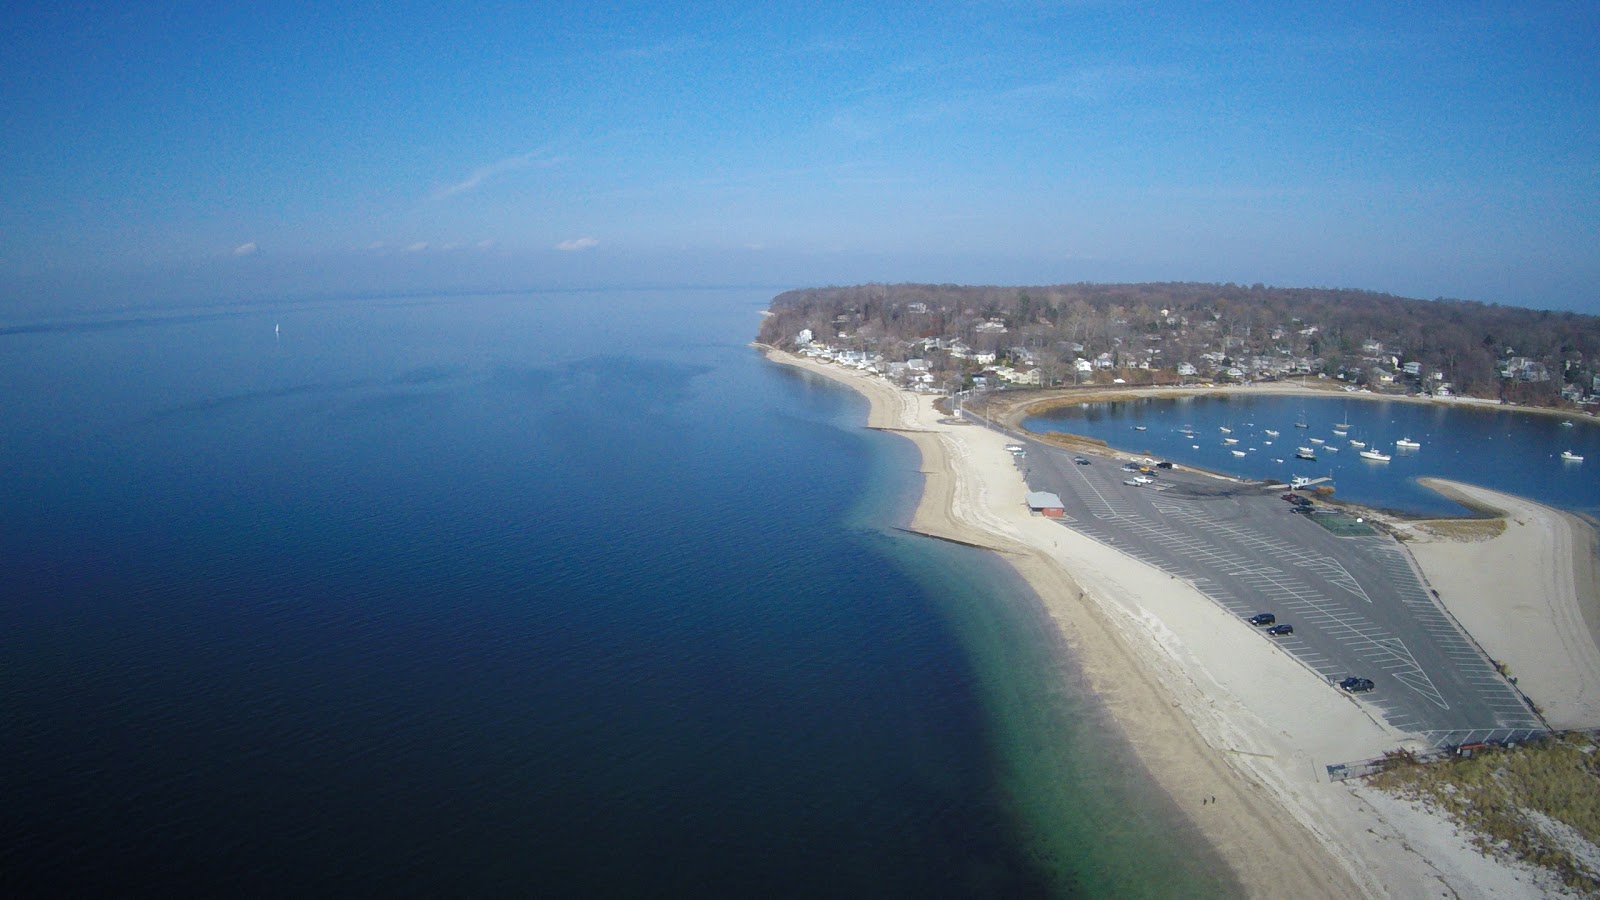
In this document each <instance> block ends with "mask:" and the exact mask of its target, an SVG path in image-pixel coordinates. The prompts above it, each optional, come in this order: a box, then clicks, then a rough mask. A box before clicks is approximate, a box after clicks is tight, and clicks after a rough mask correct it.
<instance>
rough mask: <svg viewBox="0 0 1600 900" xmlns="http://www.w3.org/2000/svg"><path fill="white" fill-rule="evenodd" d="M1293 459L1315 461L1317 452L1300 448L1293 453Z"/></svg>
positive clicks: (1308, 448)
mask: <svg viewBox="0 0 1600 900" xmlns="http://www.w3.org/2000/svg"><path fill="white" fill-rule="evenodd" d="M1294 458H1295V459H1309V460H1312V461H1315V460H1316V458H1317V451H1315V450H1313V449H1311V448H1310V447H1300V448H1297V449H1296V450H1295V451H1294Z"/></svg>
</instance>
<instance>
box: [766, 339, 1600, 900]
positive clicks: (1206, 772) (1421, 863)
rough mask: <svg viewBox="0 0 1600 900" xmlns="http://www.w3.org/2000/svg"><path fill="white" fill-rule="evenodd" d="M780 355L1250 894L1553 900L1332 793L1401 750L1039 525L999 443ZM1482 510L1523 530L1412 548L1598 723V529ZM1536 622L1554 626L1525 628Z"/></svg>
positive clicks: (1122, 566)
mask: <svg viewBox="0 0 1600 900" xmlns="http://www.w3.org/2000/svg"><path fill="white" fill-rule="evenodd" d="M766 352H767V354H768V356H769V358H770V359H772V360H774V361H776V362H780V363H783V364H787V365H793V366H797V367H800V368H803V369H805V370H808V371H812V372H816V373H818V374H820V375H822V376H824V377H828V378H831V379H834V380H836V381H839V382H841V383H842V384H845V385H847V386H849V387H851V388H853V389H855V390H857V391H858V392H860V393H861V394H863V395H864V396H866V397H867V398H868V400H869V401H870V404H871V411H870V413H869V418H868V425H869V427H873V428H879V429H886V430H891V431H894V432H896V433H899V434H902V435H904V436H905V437H906V438H908V439H910V440H911V441H913V442H914V443H915V444H916V446H917V447H918V448H919V450H920V451H921V470H922V472H923V473H924V475H925V478H926V481H925V488H924V493H923V497H922V499H921V502H920V503H919V505H918V507H917V510H916V513H915V515H914V517H913V521H912V523H911V525H910V527H911V528H912V530H914V531H918V532H920V533H924V534H928V535H933V536H937V537H943V538H951V539H956V540H960V541H964V542H967V543H971V544H976V545H979V546H984V547H989V548H992V549H994V550H996V551H999V552H1000V553H1002V554H1003V556H1004V558H1005V559H1006V560H1007V561H1008V562H1010V563H1011V564H1012V565H1013V566H1014V567H1015V568H1016V569H1017V571H1018V572H1019V573H1020V574H1021V575H1022V576H1023V577H1024V578H1025V579H1026V580H1027V582H1028V583H1029V584H1030V585H1031V586H1032V587H1033V589H1034V591H1035V593H1036V594H1037V595H1038V597H1039V599H1040V601H1041V602H1042V603H1043V604H1044V606H1045V608H1046V609H1047V611H1048V612H1049V614H1050V616H1051V618H1052V619H1053V620H1054V622H1055V623H1056V625H1057V627H1059V628H1060V630H1061V633H1062V635H1063V637H1064V638H1065V643H1066V646H1067V648H1068V650H1069V652H1070V653H1071V654H1072V657H1073V663H1074V664H1075V665H1076V666H1078V667H1079V669H1080V670H1081V671H1083V672H1084V673H1085V677H1086V678H1087V679H1088V683H1089V684H1090V686H1091V687H1092V689H1093V690H1094V692H1095V694H1096V695H1097V697H1098V698H1099V700H1100V701H1101V702H1102V703H1103V704H1104V705H1105V706H1106V708H1107V709H1108V711H1109V712H1110V713H1111V715H1112V716H1113V717H1114V719H1115V721H1116V722H1117V723H1118V724H1119V725H1120V726H1121V728H1122V729H1123V730H1124V732H1125V734H1126V735H1127V737H1128V739H1129V742H1130V743H1131V745H1132V746H1133V747H1134V749H1135V752H1136V753H1137V754H1138V756H1139V758H1140V759H1141V761H1142V762H1143V763H1144V765H1145V766H1146V768H1147V769H1148V770H1149V771H1150V773H1151V774H1152V775H1153V777H1154V778H1155V779H1156V781H1157V782H1158V783H1159V784H1161V785H1162V787H1163V788H1164V789H1165V790H1166V791H1167V792H1168V793H1169V794H1170V795H1171V797H1172V798H1173V800H1174V802H1175V803H1176V804H1177V805H1178V806H1179V808H1180V809H1182V810H1183V812H1184V814H1185V815H1187V816H1188V817H1189V818H1190V819H1191V820H1193V822H1194V823H1195V824H1196V825H1197V826H1198V827H1199V829H1200V831H1201V832H1202V833H1204V834H1206V835H1208V837H1210V838H1211V839H1212V841H1213V843H1214V845H1215V846H1216V848H1217V850H1218V852H1219V853H1220V855H1221V856H1222V857H1223V858H1224V859H1225V860H1226V861H1227V862H1228V865H1229V866H1230V867H1231V868H1232V869H1233V871H1234V873H1235V875H1236V877H1237V878H1238V879H1239V881H1240V882H1241V883H1242V884H1244V885H1245V886H1246V890H1247V891H1248V892H1249V894H1250V895H1251V896H1257V897H1285V896H1293V897H1361V896H1366V897H1379V896H1384V897H1392V896H1403V897H1423V896H1434V897H1436V896H1439V895H1440V894H1441V893H1443V894H1450V893H1452V892H1453V893H1454V894H1456V895H1458V896H1528V895H1532V894H1537V893H1539V892H1541V891H1542V890H1544V882H1543V881H1541V878H1540V876H1538V875H1536V874H1535V873H1534V872H1532V871H1531V870H1528V869H1526V868H1523V867H1520V866H1516V865H1511V864H1503V863H1500V862H1497V861H1493V860H1489V859H1487V858H1485V857H1483V856H1482V855H1480V854H1479V853H1478V852H1477V851H1476V850H1474V849H1473V848H1472V847H1471V846H1470V845H1469V844H1468V843H1467V842H1466V840H1465V839H1464V838H1463V837H1462V836H1461V835H1458V834H1457V833H1456V831H1455V829H1454V827H1453V826H1452V825H1451V824H1450V823H1448V822H1446V821H1444V820H1442V819H1440V818H1438V817H1436V816H1433V815H1431V814H1429V813H1428V812H1426V811H1424V810H1420V809H1417V808H1415V807H1413V806H1411V805H1408V804H1405V803H1402V802H1399V801H1396V800H1394V799H1393V798H1390V797H1388V796H1387V795H1383V794H1380V793H1378V792H1376V791H1374V790H1372V789H1369V788H1366V787H1363V786H1362V785H1360V784H1359V783H1357V782H1354V781H1351V782H1337V783H1335V782H1330V781H1329V780H1328V779H1327V776H1326V770H1325V766H1326V765H1328V764H1330V763H1338V762H1348V761H1351V760H1357V759H1363V758H1369V757H1374V756H1378V755H1381V754H1382V753H1384V752H1385V751H1388V750H1391V749H1394V748H1396V747H1399V746H1402V745H1404V743H1405V741H1406V739H1407V736H1406V735H1404V734H1400V733H1396V732H1394V731H1393V730H1392V729H1390V728H1389V727H1387V726H1386V725H1385V724H1383V723H1382V722H1380V721H1378V720H1376V719H1374V718H1373V717H1371V716H1369V715H1368V714H1367V713H1366V712H1365V711H1364V710H1363V709H1362V707H1361V706H1360V705H1359V704H1357V703H1354V702H1352V701H1350V700H1349V698H1346V697H1344V696H1341V695H1340V694H1339V693H1338V692H1336V691H1331V690H1329V689H1328V687H1327V685H1326V684H1325V683H1324V682H1323V681H1322V680H1321V679H1320V678H1318V677H1316V676H1315V675H1314V674H1313V673H1312V672H1311V671H1310V670H1308V669H1307V668H1306V667H1304V666H1302V665H1300V664H1299V663H1297V662H1296V661H1294V660H1293V659H1292V658H1291V657H1290V656H1289V655H1288V654H1286V653H1284V652H1282V651H1281V650H1279V649H1278V648H1277V647H1275V646H1274V645H1272V644H1271V643H1269V642H1267V641H1261V640H1254V639H1250V638H1251V629H1250V627H1249V626H1248V625H1247V624H1245V623H1242V622H1240V621H1239V620H1238V619H1237V618H1236V617H1234V616H1231V615H1229V614H1227V613H1226V612H1225V611H1224V610H1223V609H1222V608H1221V607H1219V606H1218V605H1216V604H1215V603H1213V602H1212V601H1211V600H1210V599H1209V598H1207V597H1205V596H1204V595H1202V594H1201V593H1199V592H1198V591H1197V590H1195V589H1194V588H1192V587H1191V586H1189V585H1188V584H1186V583H1184V582H1181V581H1178V580H1176V579H1173V578H1172V577H1170V576H1168V575H1166V574H1165V573H1163V572H1160V571H1158V570H1156V569H1153V568H1151V567H1149V566H1146V565H1144V564H1143V563H1141V562H1138V561H1137V560H1134V559H1132V558H1131V557H1127V556H1125V555H1123V554H1121V553H1119V552H1117V551H1116V550H1114V549H1112V548H1110V547H1107V546H1105V545H1102V544H1100V543H1098V542H1096V541H1093V540H1091V539H1089V538H1087V537H1085V536H1083V535H1081V534H1079V533H1077V532H1075V531H1073V530H1071V529H1068V528H1063V527H1062V526H1061V525H1060V524H1058V523H1056V522H1054V521H1052V520H1049V519H1045V518H1042V517H1039V516H1035V515H1032V514H1031V513H1029V511H1028V510H1027V508H1026V505H1025V504H1024V502H1023V497H1024V494H1025V492H1026V486H1025V484H1024V482H1023V478H1022V475H1021V473H1020V472H1019V471H1018V470H1017V468H1016V466H1015V465H1014V463H1013V461H1012V459H1011V456H1010V454H1009V453H1007V452H1006V451H1005V449H1004V448H1005V444H1006V443H1007V439H1006V438H1005V437H1004V436H1003V435H1001V434H999V433H997V432H995V431H992V430H990V429H987V428H983V427H981V426H977V425H969V424H964V423H957V422H952V421H951V420H949V419H948V418H947V417H945V416H943V415H942V414H941V413H940V412H939V411H938V410H937V409H935V407H934V402H933V398H932V397H930V396H928V395H922V394H914V393H911V392H907V391H903V390H900V389H898V388H896V387H895V386H893V385H891V384H889V383H888V382H886V381H884V380H883V379H881V378H878V377H876V376H872V375H868V374H865V373H862V372H859V371H856V370H852V369H845V368H842V367H838V366H835V365H832V364H827V363H819V362H815V361H812V360H807V359H803V358H800V357H795V356H792V355H789V354H785V353H782V352H779V351H774V350H770V349H767V350H766ZM1461 489H1462V490H1466V491H1476V490H1478V489H1473V488H1468V487H1464V486H1463V487H1461ZM1477 496H1478V499H1479V502H1480V505H1488V506H1492V507H1494V508H1496V509H1502V510H1507V511H1508V512H1507V519H1508V521H1509V522H1513V523H1515V524H1514V526H1508V527H1507V528H1506V530H1505V531H1504V532H1503V533H1501V534H1499V535H1496V536H1493V537H1484V536H1477V537H1474V538H1473V542H1472V543H1470V544H1467V543H1463V542H1462V541H1461V540H1459V539H1457V538H1455V537H1452V536H1451V535H1450V534H1449V533H1448V529H1443V528H1440V529H1437V530H1428V529H1427V526H1426V524H1420V525H1417V526H1415V530H1416V534H1415V535H1414V537H1415V538H1416V539H1415V540H1412V541H1410V542H1408V546H1411V547H1412V549H1413V552H1414V555H1415V558H1416V560H1417V562H1418V563H1419V565H1420V567H1421V569H1422V571H1423V572H1424V573H1425V575H1426V577H1427V578H1428V580H1429V581H1430V582H1431V584H1432V586H1433V587H1434V588H1435V589H1436V590H1438V591H1439V593H1440V596H1441V598H1442V600H1443V601H1444V602H1445V604H1446V606H1447V608H1448V609H1449V610H1450V612H1451V613H1452V614H1453V615H1455V616H1456V617H1457V618H1458V619H1459V620H1460V621H1461V622H1462V623H1463V625H1464V626H1465V627H1466V628H1467V629H1468V630H1469V631H1472V632H1473V633H1475V634H1476V633H1478V630H1479V629H1480V628H1485V629H1495V628H1502V627H1504V630H1505V631H1508V632H1509V634H1508V635H1507V636H1506V641H1505V643H1504V644H1501V643H1500V642H1499V640H1498V639H1497V640H1496V641H1495V642H1494V646H1491V645H1490V642H1489V641H1485V643H1484V646H1485V648H1486V650H1487V651H1488V652H1489V653H1490V655H1491V656H1492V657H1493V658H1495V659H1497V660H1500V661H1503V662H1505V663H1506V664H1507V665H1508V666H1510V667H1511V671H1512V674H1514V675H1517V676H1518V677H1519V680H1520V682H1521V686H1522V688H1523V689H1524V690H1525V691H1527V692H1528V693H1529V694H1530V695H1531V696H1533V697H1534V698H1535V699H1536V701H1537V702H1539V703H1540V705H1541V708H1542V709H1544V710H1545V714H1546V716H1547V717H1549V718H1550V719H1551V722H1552V724H1559V723H1560V722H1569V721H1570V722H1578V721H1583V722H1585V724H1588V725H1591V726H1592V725H1594V724H1600V717H1596V715H1595V713H1596V712H1597V711H1600V707H1597V702H1600V651H1597V650H1596V647H1595V637H1596V630H1595V627H1594V626H1595V623H1596V622H1597V621H1600V614H1597V613H1600V603H1597V602H1596V599H1595V597H1594V596H1593V594H1594V586H1595V578H1594V572H1593V566H1594V554H1593V538H1594V535H1593V531H1592V529H1587V527H1586V526H1585V525H1584V523H1582V522H1581V520H1576V519H1574V518H1572V517H1570V516H1565V515H1564V514H1561V513H1558V512H1556V511H1553V510H1548V509H1545V508H1544V507H1538V506H1537V505H1535V504H1530V503H1527V502H1526V501H1520V500H1517V499H1516V498H1507V497H1504V496H1503V495H1492V496H1491V495H1490V494H1488V493H1485V494H1481V495H1477ZM1491 548H1492V552H1486V551H1488V550H1490V549H1491ZM1551 548H1555V549H1551ZM1563 548H1564V549H1563ZM1585 548H1587V552H1585ZM1541 554H1542V555H1541ZM1583 565H1588V566H1589V567H1590V568H1589V570H1588V571H1587V573H1584V572H1583V571H1580V567H1581V566H1583ZM1512 580H1516V583H1518V584H1519V591H1518V592H1517V598H1516V599H1517V605H1515V606H1508V605H1507V604H1506V603H1505V599H1506V598H1504V597H1500V598H1496V597H1495V596H1494V593H1495V585H1496V584H1502V585H1503V584H1505V583H1507V582H1508V581H1512ZM1585 589H1587V593H1585ZM1529 610H1533V612H1532V613H1530V611H1529ZM1508 622H1509V626H1508V625H1507V623H1508ZM1533 622H1539V623H1541V624H1540V628H1538V629H1536V628H1532V627H1526V628H1524V627H1522V626H1524V625H1530V624H1531V623H1533ZM1541 629H1542V630H1541ZM1560 638H1564V639H1565V643H1564V644H1563V645H1562V646H1563V647H1564V649H1565V650H1566V651H1567V654H1565V655H1570V657H1571V658H1573V659H1577V660H1580V662H1579V663H1578V664H1577V665H1578V667H1579V668H1584V667H1586V666H1587V667H1589V668H1586V669H1584V672H1583V674H1582V675H1581V677H1579V678H1577V679H1574V681H1575V682H1576V683H1574V684H1572V685H1570V686H1566V687H1562V686H1560V685H1559V684H1558V683H1559V682H1560V681H1561V679H1562V678H1565V677H1569V676H1570V673H1568V672H1567V671H1566V670H1567V669H1568V668H1570V666H1568V665H1567V663H1565V662H1564V661H1563V660H1562V659H1561V658H1560V656H1559V655H1557V654H1553V653H1550V652H1549V649H1550V646H1551V645H1550V644H1548V643H1541V642H1542V641H1545V640H1548V639H1560ZM1586 654H1587V656H1586ZM1585 659H1589V660H1590V662H1583V660H1585ZM1546 691H1548V693H1545V692H1546ZM1213 796H1214V797H1216V798H1218V800H1217V802H1216V803H1214V804H1213V803H1210V802H1209V798H1210V797H1213ZM1203 799H1204V800H1205V801H1206V802H1202V801H1203Z"/></svg>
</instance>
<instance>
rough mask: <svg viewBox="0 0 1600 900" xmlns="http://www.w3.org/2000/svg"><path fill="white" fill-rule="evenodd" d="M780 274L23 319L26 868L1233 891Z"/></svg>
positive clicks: (20, 555) (18, 458)
mask: <svg viewBox="0 0 1600 900" xmlns="http://www.w3.org/2000/svg"><path fill="white" fill-rule="evenodd" d="M766 301H767V297H766V296H765V295H762V294H755V293H751V292H739V291H733V292H641V293H616V292H574V293H566V294H548V295H533V296H501V297H463V298H445V299H438V300H406V301H382V300H371V299H364V300H351V301H342V302H327V303H321V304H284V305H281V306H277V307H271V308H256V309H248V310H233V311H229V310H222V311H211V312H208V313H207V314H206V315H176V316H174V315H162V316H153V315H152V316H140V315H121V316H118V317H115V318H112V317H108V318H106V319H102V320H95V321H88V322H75V323H48V322H40V323H29V324H28V326H27V327H23V328H12V329H0V349H3V353H0V368H3V370H4V377H5V383H6V384H7V385H8V386H9V387H10V391H9V393H8V397H7V400H6V403H7V408H6V411H7V415H6V416H5V417H4V420H3V423H0V448H3V452H4V458H5V460H6V473H5V475H4V477H3V478H0V508H3V509H4V511H5V515H4V517H3V520H0V661H3V662H0V665H3V667H4V668H3V676H4V682H5V685H6V690H5V691H4V692H3V695H0V753H3V758H4V759H6V760H7V763H8V764H7V765H6V766H5V767H4V768H3V770H0V791H3V793H4V796H5V797H6V798H7V802H6V803H4V804H0V833H3V836H4V839H3V840H0V887H3V888H5V889H6V891H7V893H11V894H16V893H30V894H49V895H60V894H71V893H126V892H137V893H155V894H174V893H178V894H236V893H272V894H282V893H289V892H295V893H300V892H317V893H332V892H341V893H343V892H358V893H396V892H404V893H418V892H422V893H452V894H459V893H489V892H497V893H499V892H510V891H526V890H529V889H540V890H543V891H549V892H555V893H585V894H593V893H606V894H616V893H623V894H638V893H689V892H694V893H713V892H714V893H719V894H727V893H734V892H738V893H758V892H759V893H764V894H766V893H778V894H806V895H817V894H829V895H884V894H891V895H908V894H916V895H952V894H959V895H974V894H976V895H985V894H987V895H1001V896H1018V895H1023V896H1026V895H1043V894H1082V895H1147V896H1164V895H1171V894H1173V893H1175V892H1182V893H1186V894H1189V895H1194V894H1196V893H1199V894H1207V893H1210V894H1215V895H1225V894H1228V893H1230V892H1231V885H1230V883H1229V882H1228V880H1227V877H1226V875H1225V874H1224V873H1223V872H1222V871H1221V867H1220V865H1219V864H1218V862H1217V860H1216V859H1215V857H1214V856H1212V855H1211V854H1210V853H1209V852H1208V851H1207V850H1206V849H1205V847H1204V845H1203V843H1202V842H1201V841H1200V840H1199V836H1198V835H1196V834H1195V833H1193V832H1192V831H1191V830H1190V829H1188V828H1187V827H1186V826H1184V825H1182V824H1181V818H1180V817H1179V816H1178V815H1177V814H1176V812H1175V811H1174V810H1173V809H1172V808H1171V807H1170V804H1168V803H1167V801H1166V799H1165V798H1164V797H1162V796H1161V795H1160V793H1159V792H1158V791H1156V790H1155V789H1154V788H1153V787H1152V786H1151V783H1150V781H1149V779H1148V778H1146V777H1145V776H1144V774H1143V773H1142V772H1140V771H1139V770H1138V769H1137V767H1135V766H1133V765H1132V764H1131V763H1130V762H1129V760H1130V758H1131V757H1130V755H1129V754H1128V753H1127V751H1126V748H1125V747H1123V746H1122V744H1121V743H1120V741H1119V740H1118V739H1116V738H1115V737H1114V730H1113V729H1111V728H1110V727H1109V723H1107V722H1106V721H1105V720H1104V718H1103V715H1102V714H1101V713H1100V712H1099V710H1098V708H1097V707H1096V706H1095V705H1094V703H1093V701H1092V698H1090V697H1088V696H1087V694H1086V693H1085V692H1084V691H1083V688H1082V686H1081V684H1080V683H1079V682H1078V681H1077V680H1076V676H1075V675H1074V673H1073V672H1072V670H1071V668H1070V665H1069V664H1067V663H1066V662H1065V661H1064V659H1063V656H1062V653H1061V648H1060V647H1059V646H1058V645H1057V644H1055V643H1054V638H1053V636H1052V635H1053V632H1052V631H1051V630H1050V629H1048V628H1046V627H1043V625H1042V623H1041V621H1040V618H1039V617H1040V615H1041V614H1040V611H1039V609H1038V606H1037V604H1036V603H1035V602H1034V601H1033V599H1032V598H1031V597H1030V596H1029V595H1028V594H1027V593H1026V591H1025V589H1023V588H1022V586H1021V585H1020V584H1019V583H1018V582H1017V581H1016V579H1015V578H1014V577H1013V576H1012V574H1011V573H1010V572H1009V570H1008V569H1006V568H1005V567H1004V566H1003V565H1002V564H1000V563H999V562H998V561H997V560H996V559H994V558H992V557H990V556H988V555H986V554H982V553H978V552H976V551H971V550H968V549H967V548H961V547H954V546H950V545H946V544H942V543H939V542H934V541H928V540H925V539H921V538H916V537H913V536H909V535H905V534H902V533H900V532H898V531H895V530H894V529H893V527H892V526H893V525H895V524H897V523H898V522H900V521H903V519H904V516H905V515H906V514H907V513H908V511H909V509H910V504H911V503H912V501H913V500H914V497H915V494H916V491H917V489H918V487H919V485H920V481H919V478H920V476H919V475H918V474H917V473H916V464H915V459H914V453H913V451H912V449H911V448H910V445H909V444H907V443H906V442H904V441H902V440H900V439H898V438H895V437H893V436H891V435H884V434H879V433H875V432H869V431H867V430H865V429H863V428H862V427H861V424H862V422H863V421H864V416H865V404H864V402H863V401H861V400H860V399H859V398H857V397H855V396H854V395H853V394H850V393H848V392H845V391H843V390H842V389H840V388H838V387H837V386H835V385H831V384H827V383H824V382H821V381H819V380H817V379H814V378H811V377H807V376H805V375H803V374H800V373H797V372H795V371H794V370H790V369H785V368H783V367H779V366H776V365H773V364H771V363H768V362H766V361H765V360H763V359H761V358H760V357H759V356H758V355H757V354H756V353H755V352H754V351H752V350H751V349H750V348H749V347H748V346H747V341H748V340H749V338H750V335H752V334H753V333H754V331H755V327H756V324H757V321H758V313H759V311H760V310H761V309H762V308H763V307H764V306H765V303H766ZM274 326H277V328H275V327H274Z"/></svg>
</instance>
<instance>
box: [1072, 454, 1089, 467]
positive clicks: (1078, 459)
mask: <svg viewBox="0 0 1600 900" xmlns="http://www.w3.org/2000/svg"><path fill="white" fill-rule="evenodd" d="M1072 461H1073V462H1075V463H1077V464H1078V465H1080V466H1087V465H1088V464H1089V460H1087V459H1085V458H1084V457H1082V456H1074V457H1073V458H1072Z"/></svg>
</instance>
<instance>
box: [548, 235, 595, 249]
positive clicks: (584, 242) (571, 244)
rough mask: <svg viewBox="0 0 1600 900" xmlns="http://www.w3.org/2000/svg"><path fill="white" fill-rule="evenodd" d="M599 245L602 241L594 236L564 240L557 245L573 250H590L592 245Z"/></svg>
mask: <svg viewBox="0 0 1600 900" xmlns="http://www.w3.org/2000/svg"><path fill="white" fill-rule="evenodd" d="M599 245H600V242H599V241H598V240H596V239H594V238H592V237H581V238H571V239H570V240H565V241H562V242H561V243H559V244H557V245H556V249H557V250H565V251H568V252H572V251H574V250H588V249H589V248H590V247H598V246H599Z"/></svg>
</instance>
